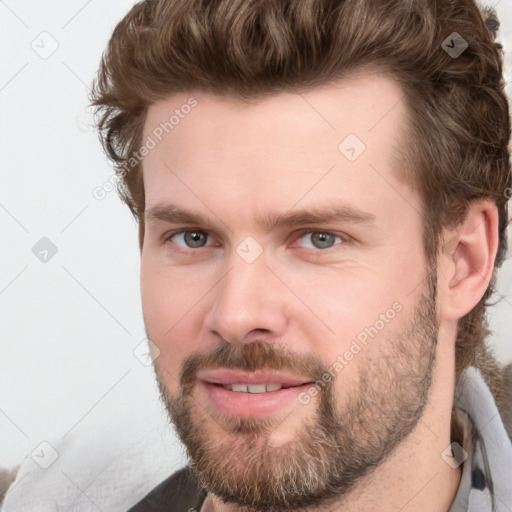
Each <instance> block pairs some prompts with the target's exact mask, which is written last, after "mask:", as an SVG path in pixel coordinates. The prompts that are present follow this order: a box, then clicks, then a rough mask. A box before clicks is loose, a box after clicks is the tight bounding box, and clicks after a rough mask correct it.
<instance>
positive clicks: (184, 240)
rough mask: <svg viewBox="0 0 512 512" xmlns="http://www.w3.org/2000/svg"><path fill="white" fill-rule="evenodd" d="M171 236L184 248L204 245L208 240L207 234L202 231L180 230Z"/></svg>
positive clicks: (195, 247)
mask: <svg viewBox="0 0 512 512" xmlns="http://www.w3.org/2000/svg"><path fill="white" fill-rule="evenodd" d="M172 238H174V239H175V241H174V242H175V243H176V245H179V246H181V247H185V248H186V249H197V248H199V247H204V246H205V245H206V243H207V241H208V235H207V234H206V233H204V232H203V231H182V232H181V233H176V234H175V235H174V236H173V237H172ZM176 239H178V240H176ZM180 242H181V243H180Z"/></svg>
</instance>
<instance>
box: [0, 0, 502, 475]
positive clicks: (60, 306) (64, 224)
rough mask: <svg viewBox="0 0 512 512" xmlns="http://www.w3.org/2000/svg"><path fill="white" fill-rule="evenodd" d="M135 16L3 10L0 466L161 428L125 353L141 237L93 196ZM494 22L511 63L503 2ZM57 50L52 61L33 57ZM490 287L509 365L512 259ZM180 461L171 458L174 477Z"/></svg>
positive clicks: (137, 313) (139, 369)
mask: <svg viewBox="0 0 512 512" xmlns="http://www.w3.org/2000/svg"><path fill="white" fill-rule="evenodd" d="M132 4H133V2H131V1H128V0H124V1H123V0H115V1H113V0H109V1H108V2H107V1H101V0H89V1H84V0H73V1H69V0H67V1H64V0H60V1H56V0H55V1H37V2H36V1H27V0H23V1H22V0H19V1H14V0H5V1H0V37H1V41H2V58H1V59H0V66H1V73H0V112H1V118H0V123H1V125H0V126H1V132H0V135H1V139H0V140H1V143H2V151H1V152H0V159H1V160H0V169H1V173H2V187H1V188H0V223H1V224H0V225H1V233H2V245H1V246H2V251H1V253H0V254H1V256H0V257H1V260H0V325H1V343H2V348H1V357H0V393H1V394H0V466H11V465H13V464H16V463H18V462H20V460H21V459H22V458H23V457H24V456H25V455H26V454H28V453H30V452H32V451H33V450H34V449H36V448H37V447H38V446H39V445H40V443H41V442H43V441H45V440H51V442H54V441H57V442H58V441H59V440H62V439H69V438H70V436H72V437H73V438H75V439H76V438H80V436H81V435H82V433H84V435H85V433H90V432H96V433H97V434H96V435H97V436H105V437H108V436H111V438H112V439H116V438H117V441H118V442H120V443H123V442H124V443H126V442H129V443H135V442H136V440H137V435H138V434H137V433H138V431H139V429H141V430H144V428H146V427H147V425H148V423H154V424H158V425H159V428H162V431H163V429H165V428H166V427H165V425H166V418H165V414H164V413H162V411H161V405H160V403H159V400H158V394H157V389H156V385H155V384H154V375H153V371H152V368H151V367H150V366H149V367H148V366H145V365H144V364H142V363H141V362H140V361H139V360H138V359H137V358H136V357H135V356H134V353H133V351H134V349H135V347H137V346H138V345H139V344H140V343H141V342H142V341H143V340H144V339H145V333H144V329H143V323H142V314H141V305H140V298H139V250H138V242H137V229H136V224H135V222H134V220H133V218H132V217H131V214H130V213H129V210H128V208H127V207H126V206H125V205H124V204H122V203H121V201H120V199H119V198H118V196H117V194H116V192H115V191H113V192H110V193H109V194H107V197H106V198H105V199H103V200H101V201H100V200H97V199H95V198H94V197H93V195H92V190H93V189H94V188H95V187H96V186H98V185H101V184H102V183H104V182H105V181H106V180H107V179H108V178H109V177H110V176H111V174H112V169H111V167H110V165H109V163H108V162H107V160H106V158H105V157H104V155H103V153H102V149H101V147H100V144H99V142H98V139H97V135H96V133H95V132H94V131H93V129H92V127H91V125H90V122H91V118H90V114H89V113H88V112H87V108H86V107H87V93H88V88H89V87H90V84H91V81H92V78H93V75H94V73H95V71H96V69H97V67H98V63H99V59H100V55H101V52H102V51H103V50H104V48H105V46H106V43H107V40H108V38H109V37H110V35H111V32H112V30H113V28H114V27H115V25H116V24H117V22H118V21H119V20H120V19H121V17H122V16H123V15H124V13H126V12H127V11H128V10H129V8H130V7H131V5H132ZM497 9H498V12H499V14H500V17H501V20H502V25H503V27H502V35H501V39H502V40H503V41H504V42H505V44H506V46H508V48H509V49H510V51H511V52H512V1H511V0H501V1H500V2H498V5H497ZM42 32H46V34H42V35H41V33H42ZM52 45H53V46H56V45H58V47H57V49H56V51H55V52H54V53H53V54H52V55H50V56H48V57H47V58H42V57H41V56H40V55H38V53H36V51H34V48H37V49H38V51H39V52H40V53H43V54H44V52H49V51H50V50H51V49H52ZM43 56H46V55H43ZM508 58H509V59H510V57H508ZM509 66H510V64H509ZM510 78H511V77H510V73H508V75H507V80H509V81H510ZM509 91H510V85H509ZM42 237H47V238H49V239H50V240H51V241H52V242H53V244H55V246H56V247H57V250H58V252H57V253H56V254H55V256H53V257H52V258H51V259H49V261H47V262H46V263H43V262H41V261H40V260H39V259H38V258H36V256H35V255H34V254H33V252H32V247H33V246H34V245H35V244H36V243H37V242H38V241H39V240H40V239H41V238H42ZM509 254H510V253H509ZM499 284H500V286H499V292H500V296H499V297H501V295H505V298H503V299H502V300H501V302H500V303H499V304H498V305H497V306H495V308H494V309H493V312H492V316H491V325H492V327H493V328H494V329H495V331H496V333H495V337H494V338H493V343H496V345H497V347H498V354H499V356H500V358H501V360H502V361H504V362H508V361H512V343H511V342H510V332H511V331H512V309H511V308H512V298H511V297H510V294H511V292H512V259H510V258H509V259H508V260H507V261H506V264H505V267H504V269H503V271H502V272H501V273H500V283H499ZM499 297H497V298H499ZM182 457H183V456H182V453H181V451H180V449H179V448H178V445H177V444H174V445H173V447H172V448H171V449H170V451H169V458H170V467H171V466H173V467H174V466H179V465H180V461H181V460H183V459H182Z"/></svg>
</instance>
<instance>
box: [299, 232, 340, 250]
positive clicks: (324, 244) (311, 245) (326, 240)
mask: <svg viewBox="0 0 512 512" xmlns="http://www.w3.org/2000/svg"><path fill="white" fill-rule="evenodd" d="M301 238H302V239H304V240H305V243H304V247H307V248H308V249H329V248H330V247H332V246H333V245H334V244H335V243H336V240H337V239H338V240H341V237H339V236H336V235H333V234H332V233H327V232H323V231H311V232H309V233H305V234H304V235H303V236H302V237H301Z"/></svg>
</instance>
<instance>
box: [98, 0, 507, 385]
mask: <svg viewBox="0 0 512 512" xmlns="http://www.w3.org/2000/svg"><path fill="white" fill-rule="evenodd" d="M496 29H497V20H496V17H495V15H494V13H493V12H492V11H489V10H487V11H485V12H481V11H480V10H479V8H478V7H477V6H476V4H475V3H474V2H473V1H471V0H456V1H455V0H428V1H427V0H408V1H404V0H371V1H370V0H336V1H333V0H331V1H329V0H146V1H143V2H140V3H138V4H136V5H135V6H134V7H133V8H132V9H131V10H130V12H129V13H128V14H127V15H126V16H125V17H124V18H123V19H122V20H121V22H120V23H119V24H118V25H117V26H116V28H115V30H114V32H113V35H112V38H111V39H110V42H109V44H108V48H107V50H106V52H105V53H104V55H103V58H102V61H101V66H100V69H99V72H98V76H97V79H96V80H95V83H94V87H93V92H92V94H91V101H92V104H93V105H94V106H95V107H96V108H97V113H98V114H99V120H98V128H99V131H100V134H101V136H102V143H103V145H104V147H105V150H106V151H107V153H108V155H109V156H110V157H111V158H112V160H113V162H114V164H115V167H116V172H117V173H118V174H119V177H120V181H119V187H118V189H119V192H120V194H121V197H122V198H123V200H124V201H125V202H126V203H127V204H128V206H129V207H130V209H131V211H132V213H133V214H134V215H135V217H136V218H137V219H138V221H139V243H140V246H141V247H142V243H143V239H144V207H145V203H144V185H143V180H142V168H141V164H140V163H136V164H135V165H132V166H131V167H132V168H129V167H127V162H128V161H129V159H130V156H131V155H132V154H133V153H134V152H136V151H137V150H138V148H139V147H140V145H141V143H142V130H143V127H144V122H145V115H146V112H147V109H148V107H149V106H150V105H151V104H153V103H154V102H156V101H157V100H160V99H164V98H166V97H169V96H170V95H171V94H173V93H177V92H187V91H188V92H192V91H196V90H197V91H203V92H207V93H211V94H214V95H220V96H222V95H231V96H233V97H236V98H239V99H241V100H242V101H252V100H256V99H258V98H262V97H264V96H266V95H271V94H275V93H279V92H296V91H299V90H307V89H309V88H313V87H316V86H321V85H324V84H326V83H329V82H331V81H335V80H337V79H339V78H340V77H343V75H344V74H345V73H346V72H347V71H350V70H356V69H359V68H361V67H369V68H371V69H379V70H383V71H384V72H386V73H388V74H389V75H390V76H391V77H393V78H395V79H396V80H397V81H398V82H399V83H400V85H401V87H402V90H403V93H404V98H403V99H404V101H405V103H406V105H407V106H408V113H409V117H410V123H411V132H410V136H409V140H408V141H407V144H406V147H405V148H404V149H403V155H402V156H403V166H402V167H403V169H402V177H403V178H404V179H405V180H407V181H408V182H409V183H411V184H412V185H413V186H414V187H415V189H416V190H417V191H418V192H419V194H420V197H421V198H422V201H423V209H422V226H423V232H422V238H423V244H424V248H425V254H426V256H427V259H428V261H429V263H430V264H432V263H435V262H436V261H437V257H438V255H439V253H440V250H441V248H440V234H441V232H442V229H443V228H450V227H455V226H456V225H457V224H459V223H460V222H462V221H463V220H464V218H465V216H466V215H467V212H468V206H469V204H470V203H471V202H472V201H474V200H478V199H484V198H485V199H491V200H492V201H494V202H495V204H496V206H497V209H498V212H499V240H500V242H499V249H498V253H497V257H496V263H495V266H496V267H499V266H500V265H501V263H502V260H503V257H504V254H505V252H506V226H507V223H508V210H507V200H508V196H509V194H510V192H511V191H512V189H511V168H510V158H509V153H508V143H509V138H510V117H509V106H508V102H507V98H506V95H505V93H504V81H503V76H502V55H501V47H500V45H498V44H497V43H496V42H495V30H496ZM450 38H451V39H450ZM454 38H459V39H458V40H459V41H462V40H463V41H464V42H465V43H467V48H466V49H465V50H464V51H463V52H462V54H461V55H459V56H457V57H455V56H454V55H453V54H450V53H449V52H448V51H446V50H447V47H446V46H445V44H446V43H445V44H443V41H448V43H447V44H448V47H453V46H454V43H453V41H454ZM460 38H462V39H460ZM495 274H496V272H494V274H493V279H492V280H491V282H490V283H489V287H488V289H487V291H486V293H485V295H484V296H483V297H482V299H481V301H480V302H479V303H478V304H477V305H476V307H475V308H474V309H473V310H472V311H471V312H469V313H468V314H467V315H465V316H464V317H463V318H461V319H460V320H459V323H458V333H457V340H456V376H457V379H458V377H459V376H460V374H461V372H462V370H463V369H464V368H466V367H467V366H468V365H476V364H477V358H478V355H479V354H482V357H485V354H486V350H485V345H484V339H485V337H486V336H487V335H488V334H489V330H488V324H487V322H486V318H485V309H486V306H487V305H488V303H487V301H488V299H489V298H490V296H491V294H492V292H493V291H494V286H495Z"/></svg>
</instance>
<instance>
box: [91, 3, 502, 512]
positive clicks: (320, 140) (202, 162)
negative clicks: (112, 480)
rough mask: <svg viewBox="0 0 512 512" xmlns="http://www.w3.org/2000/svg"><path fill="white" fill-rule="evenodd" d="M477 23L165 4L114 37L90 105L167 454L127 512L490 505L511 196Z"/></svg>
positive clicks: (458, 10)
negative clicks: (497, 295) (115, 194)
mask: <svg viewBox="0 0 512 512" xmlns="http://www.w3.org/2000/svg"><path fill="white" fill-rule="evenodd" d="M486 16H487V17H488V18H489V20H488V23H487V24H486V23H485V22H484V18H483V17H482V14H481V13H480V11H479V9H478V8H477V7H476V5H475V4H474V3H473V2H471V1H469V0H460V1H445V0H442V1H438V2H434V1H432V2H422V1H419V0H418V1H413V0H411V1H408V2H403V1H391V0H389V1H378V2H367V1H358V0H346V1H341V0H340V1H338V2H326V1H321V0H310V1H307V0H294V1H280V2H273V1H252V2H248V1H241V0H240V1H233V0H229V1H228V0H217V1H214V2H204V1H200V0H186V1H185V0H182V1H178V0H176V1H146V2H141V3H139V4H137V5H135V6H134V7H133V8H132V10H131V11H130V12H129V13H128V14H127V15H126V17H125V18H124V19H123V20H122V21H121V22H120V23H119V25H118V26H117V27H116V29H115V30H114V33H113V36H112V38H111V41H110V43H109V46H108V50H107V52H106V53H105V55H104V58H103V61H102V65H101V69H100V71H99V76H98V80H97V81H96V84H95V88H94V91H93V98H92V100H93V104H94V105H95V106H96V107H97V108H98V112H99V114H100V119H99V129H100V131H101V133H102V134H103V142H104V145H105V148H106V150H107V151H108V153H109V155H110V156H111V157H112V158H113V160H114V162H115V164H116V170H117V173H118V175H119V178H120V182H119V188H120V192H121V194H122V197H123V198H124V200H125V201H126V203H127V204H128V205H129V207H130V209H131V211H132V213H133V214H134V215H135V216H136V218H137V220H138V221H139V235H140V247H141V255H142V257H141V291H142V303H143V313H144V321H145V326H146V330H147V335H148V339H149V340H150V343H149V345H150V349H151V353H152V356H153V359H154V367H155V372H156V377H157V381H158V384H159V388H160V392H161V397H162V400H163V402H164V404H165V405H166V407H167V409H168V411H169V415H170V418H171V419H172V422H173V423H174V425H175V427H176V429H177V432H178V434H179V436H180V439H181V440H182V442H183V443H184V445H185V447H186V449H187V452H188V455H189V458H190V465H189V466H187V467H186V468H184V469H183V470H181V471H179V472H178V473H176V474H175V475H171V476H170V477H169V479H167V480H166V481H164V482H162V484H161V485H159V486H158V487H157V488H156V489H154V490H153V491H152V492H151V493H150V494H149V495H148V496H146V497H145V498H144V499H143V500H142V501H141V502H140V503H138V504H137V505H135V506H134V507H133V508H132V509H131V510H132V511H133V512H135V511H146V510H148V511H149V510H162V511H163V510H184V511H185V510H189V511H190V510H201V511H203V512H205V511H215V512H228V511H229V512H231V511H233V512H234V511H241V510H244V511H246V510H247V511H281V510H299V509H300V510H330V511H348V510H350V511H355V510H360V511H366V512H368V511H373V510H379V511H384V512H387V511H397V510H401V511H420V510H421V511H427V512H428V511H448V510H449V511H451V512H455V511H460V510H471V511H477V510H478V511H482V510H500V511H501V510H503V511H504V510H510V509H511V508H512V484H511V482H512V478H511V477H512V469H511V465H512V445H511V442H510V439H509V437H508V435H507V431H506V427H505V425H504V423H503V418H502V417H501V416H500V413H499V410H501V411H505V407H506V404H507V401H508V400H509V397H508V395H507V388H506V386H505V378H506V376H505V374H504V372H503V371H502V370H501V369H500V368H499V367H498V365H497V364H496V362H495V360H494V358H493V356H492V355H491V354H490V353H489V351H488V350H487V349H486V346H485V343H484V341H485V337H486V336H487V334H488V329H487V324H486V320H485V312H486V304H487V300H488V299H489V297H490V294H491V293H492V291H493V288H494V280H495V270H496V268H497V267H499V265H500V264H501V262H502V260H503V257H504V254H505V251H506V238H505V229H506V225H507V221H508V210H507V200H508V198H509V197H510V192H511V190H512V188H511V186H512V182H511V168H510V159H509V153H508V142H509V136H510V119H509V110H508V103H507V100H506V97H505V94H504V92H503V79H502V64H501V54H500V47H499V46H498V45H496V43H494V34H493V31H494V30H495V29H496V23H497V22H496V20H495V18H494V17H493V16H492V13H489V12H487V13H486ZM497 407H499V408H500V409H499V410H498V408H497ZM502 414H503V415H505V414H506V413H505V412H503V413H502ZM503 417H504V416H503Z"/></svg>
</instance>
